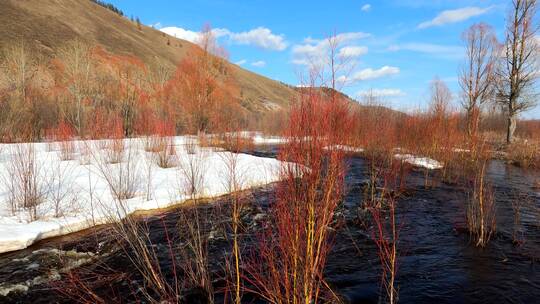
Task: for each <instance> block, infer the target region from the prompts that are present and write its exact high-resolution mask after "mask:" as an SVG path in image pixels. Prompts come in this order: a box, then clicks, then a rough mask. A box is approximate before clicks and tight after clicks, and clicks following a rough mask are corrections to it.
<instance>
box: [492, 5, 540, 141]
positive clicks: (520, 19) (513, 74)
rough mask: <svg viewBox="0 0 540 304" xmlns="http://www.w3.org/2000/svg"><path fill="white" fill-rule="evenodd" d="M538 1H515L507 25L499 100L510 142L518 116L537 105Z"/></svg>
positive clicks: (498, 91)
mask: <svg viewBox="0 0 540 304" xmlns="http://www.w3.org/2000/svg"><path fill="white" fill-rule="evenodd" d="M537 4H538V3H537V1H536V0H512V10H511V12H510V14H509V16H508V20H507V25H506V40H505V42H504V50H503V52H504V54H503V55H502V56H501V57H502V59H501V62H500V64H499V66H498V70H497V76H498V81H497V101H498V102H500V103H501V104H502V105H503V106H504V107H505V108H506V112H507V115H508V125H507V132H506V142H507V143H508V144H509V143H511V142H512V141H513V139H514V131H515V130H516V124H517V116H518V115H519V114H520V113H522V112H524V111H527V110H529V109H531V108H532V107H534V106H535V105H536V97H537V96H536V95H537V94H536V92H535V83H536V80H537V78H538V64H537V63H538V57H537V55H538V54H537V52H538V42H537V39H536V33H537V32H538V27H537V24H536V22H535V20H534V18H535V14H536V10H537Z"/></svg>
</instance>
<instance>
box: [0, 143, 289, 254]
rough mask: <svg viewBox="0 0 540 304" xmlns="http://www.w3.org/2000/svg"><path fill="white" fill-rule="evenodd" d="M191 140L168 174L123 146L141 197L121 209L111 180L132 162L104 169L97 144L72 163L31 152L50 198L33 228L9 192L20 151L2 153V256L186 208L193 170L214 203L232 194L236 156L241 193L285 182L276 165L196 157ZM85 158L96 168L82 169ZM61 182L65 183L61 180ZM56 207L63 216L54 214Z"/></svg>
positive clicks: (137, 149) (245, 158) (208, 153)
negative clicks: (188, 173)
mask: <svg viewBox="0 0 540 304" xmlns="http://www.w3.org/2000/svg"><path fill="white" fill-rule="evenodd" d="M192 140H193V139H192V138H191V139H189V140H187V138H186V137H176V138H174V145H175V148H176V151H177V163H178V164H179V166H177V167H173V168H169V169H162V168H160V167H158V166H157V165H156V164H155V163H154V162H153V161H152V158H151V157H152V155H153V154H152V153H150V152H146V151H144V149H143V144H142V140H135V139H130V140H125V146H126V151H129V152H126V153H130V154H129V155H133V158H132V160H131V162H129V163H130V165H129V166H130V169H131V170H133V171H132V172H133V178H134V182H133V183H134V185H135V186H136V189H135V193H136V195H135V197H134V198H132V199H129V200H124V201H122V202H119V201H118V200H116V199H114V196H113V195H112V194H111V189H110V187H109V184H108V183H107V182H106V176H107V175H110V176H114V175H115V174H116V173H118V172H119V170H122V168H123V169H124V170H125V169H126V168H125V166H126V165H125V163H127V161H124V162H123V163H121V164H107V163H104V162H100V161H99V159H101V158H100V157H101V156H100V155H102V154H103V153H107V152H106V148H103V145H101V144H100V142H99V141H87V142H78V143H76V146H77V147H79V148H80V147H83V146H84V147H90V148H89V149H90V150H91V151H92V157H88V156H86V157H84V155H83V154H81V153H80V152H77V153H76V154H75V157H74V160H71V161H61V160H60V157H59V152H58V151H54V149H53V151H48V150H49V149H48V148H50V146H49V147H48V145H47V144H44V143H36V144H30V145H31V146H32V147H33V148H34V150H35V160H36V164H37V167H38V168H39V170H38V174H39V179H40V181H41V182H42V185H43V188H42V189H41V190H42V193H43V197H44V199H43V201H42V203H41V204H40V205H39V206H38V208H37V216H38V219H37V220H35V221H32V220H31V216H30V214H29V212H28V211H27V210H17V211H15V212H12V210H11V207H10V200H9V197H10V195H9V194H10V191H9V186H8V184H9V181H10V180H11V178H12V177H11V176H9V175H10V174H9V170H8V168H9V166H10V164H11V163H12V161H13V158H14V157H15V156H14V155H15V154H14V151H16V146H15V145H4V149H1V150H2V151H0V253H1V252H7V251H13V250H19V249H24V248H26V247H28V246H30V245H31V244H32V243H34V242H36V241H38V240H41V239H44V238H48V237H53V236H58V235H64V234H68V233H72V232H76V231H79V230H83V229H86V228H89V227H91V226H94V225H97V224H101V223H106V222H108V221H110V220H111V218H112V217H113V216H114V217H118V218H119V217H125V216H126V215H127V214H131V213H133V212H135V211H139V210H151V209H159V208H165V207H169V206H171V205H175V204H179V203H182V202H183V201H185V200H187V199H188V198H189V196H188V195H187V192H186V191H185V190H184V189H188V188H189V187H188V186H187V185H188V184H189V182H188V181H187V180H186V178H185V174H183V173H182V169H181V168H186V167H188V166H189V164H192V163H194V162H196V163H197V166H198V167H199V168H200V169H201V170H202V172H204V176H203V178H202V179H201V181H200V184H201V189H202V190H201V194H200V196H201V197H216V196H220V195H224V194H227V193H228V187H227V180H228V176H229V173H228V172H229V171H228V166H227V165H228V160H230V159H231V158H232V157H234V156H236V159H237V164H238V165H237V167H236V176H237V177H239V180H240V181H242V183H241V187H242V188H243V189H248V188H252V187H256V186H260V185H264V184H268V183H271V182H275V181H277V180H278V178H279V174H278V173H279V167H280V164H281V162H279V161H278V160H275V159H270V158H262V157H256V156H251V155H247V154H232V153H230V152H224V151H216V150H214V149H211V148H199V147H198V146H197V147H196V148H195V150H194V148H193V146H192V144H191V142H192ZM77 150H78V151H84V150H85V149H77ZM193 150H194V151H193ZM188 152H189V153H188ZM193 152H194V153H193ZM95 155H98V157H96V156H95ZM85 158H86V159H88V158H90V160H86V161H81V160H82V159H85ZM100 168H102V169H103V168H105V170H102V169H100ZM103 171H106V172H103ZM58 176H60V177H61V178H60V179H58V178H56V179H55V177H58ZM147 189H150V191H148V190H147ZM58 194H62V195H61V197H62V201H61V202H60V203H55V197H59V195H58ZM56 201H58V200H56ZM56 205H58V206H59V208H55V206H56ZM55 209H59V210H60V212H61V216H57V214H56V211H55Z"/></svg>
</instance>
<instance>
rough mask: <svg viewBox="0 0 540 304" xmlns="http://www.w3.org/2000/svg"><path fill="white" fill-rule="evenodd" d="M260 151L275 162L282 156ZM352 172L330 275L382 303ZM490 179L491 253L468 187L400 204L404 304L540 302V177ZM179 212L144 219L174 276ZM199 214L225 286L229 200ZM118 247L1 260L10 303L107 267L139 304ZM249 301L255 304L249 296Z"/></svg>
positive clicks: (359, 298) (72, 247) (60, 246)
mask: <svg viewBox="0 0 540 304" xmlns="http://www.w3.org/2000/svg"><path fill="white" fill-rule="evenodd" d="M252 153H253V154H256V155H260V156H267V157H274V156H275V155H276V149H275V148H271V149H265V150H263V149H261V150H259V151H254V152H252ZM349 165H350V170H349V173H348V175H347V178H346V181H347V190H348V191H347V193H348V194H347V196H346V197H345V200H344V203H343V206H342V207H341V208H340V209H339V212H338V214H337V218H339V223H340V224H339V228H338V229H337V230H336V235H335V238H334V240H333V249H332V252H331V254H330V256H329V259H328V263H327V266H326V269H325V275H326V279H327V282H328V283H329V285H330V286H332V288H333V290H334V291H335V292H336V293H337V294H339V295H340V296H341V297H342V298H343V299H344V301H345V302H346V303H378V300H379V295H380V293H381V290H380V262H379V258H378V255H377V247H376V245H375V243H374V241H373V240H372V238H371V233H370V227H369V226H370V224H369V221H365V220H363V219H365V218H366V217H367V214H365V211H362V209H361V208H360V205H361V202H362V196H363V189H364V186H365V185H366V182H367V176H368V174H367V173H368V172H367V166H366V161H365V160H364V159H362V158H360V157H351V159H350V160H349ZM487 177H488V181H489V183H490V184H491V185H492V186H493V190H494V191H495V197H496V204H497V205H496V206H497V207H496V213H497V217H496V219H497V232H496V233H495V235H494V236H492V239H491V241H490V243H489V244H488V245H487V246H486V247H485V248H478V247H475V246H474V245H473V244H472V243H471V242H470V238H469V234H468V233H467V230H466V223H465V208H466V205H465V202H466V200H467V193H466V191H465V189H463V188H462V187H460V186H457V185H455V184H447V183H438V184H436V185H434V186H432V187H429V188H426V187H425V185H424V173H423V172H422V171H414V170H413V171H412V172H410V174H409V176H408V178H407V184H406V192H405V194H404V195H403V196H402V197H401V198H400V199H399V200H398V202H397V216H398V223H399V227H400V230H399V233H400V238H399V243H398V250H399V269H398V276H397V285H398V286H399V302H401V303H434V302H436V303H539V302H540V265H539V263H540V193H539V192H540V190H539V189H537V188H535V184H536V183H537V182H538V181H539V180H540V174H539V173H538V172H527V171H525V170H522V169H519V168H516V167H511V166H507V165H505V164H504V163H502V162H500V161H493V162H491V163H490V166H489V170H488V172H487ZM249 200H250V202H251V205H250V207H249V208H248V209H247V210H246V211H245V212H244V214H243V217H242V219H243V222H244V223H245V225H246V227H247V228H246V230H245V235H244V238H243V241H244V243H245V244H246V246H249V245H250V244H253V243H252V236H253V235H254V234H255V233H256V232H257V231H258V227H260V226H261V223H262V221H264V218H265V212H266V210H267V208H268V205H269V204H271V203H272V201H273V200H274V191H273V186H271V185H270V186H267V187H264V188H261V189H258V190H256V191H254V192H253V194H252V195H250V197H249ZM516 202H518V203H520V204H519V206H520V214H521V217H520V220H519V221H516V219H515V217H514V211H515V208H514V207H515V206H516ZM513 206H514V207H513ZM178 210H180V209H172V210H168V211H161V212H156V213H154V214H150V215H144V216H142V217H141V219H140V220H141V221H146V222H147V223H148V227H149V229H150V239H151V240H152V244H153V246H154V247H155V248H156V252H157V253H158V256H159V257H160V260H161V261H162V264H163V265H162V266H163V268H164V269H165V271H166V272H167V271H170V270H171V268H172V263H171V260H170V258H169V252H170V248H169V247H168V241H167V240H168V239H175V240H176V239H178V240H179V241H178V243H182V241H181V237H180V235H181V233H179V232H178V229H175V227H177V223H178V222H182V221H183V220H185V219H186V218H185V215H182V214H185V213H183V212H178ZM197 210H198V212H199V216H201V218H204V219H205V224H204V225H203V227H202V229H203V230H205V231H207V232H208V233H209V234H210V238H209V248H210V261H211V262H210V268H211V269H212V270H213V271H214V274H215V277H216V278H218V277H222V276H223V261H224V256H227V254H228V253H229V252H230V249H229V246H228V245H227V244H228V241H227V240H226V237H227V235H228V232H227V228H226V227H227V225H224V224H223V223H224V222H225V223H226V222H227V218H224V217H223V214H227V212H228V205H227V204H226V198H223V199H218V200H217V201H216V202H213V203H209V204H205V205H204V206H201V207H199V208H198V209H197ZM224 227H225V228H224ZM115 244H116V243H115V242H114V235H113V234H111V233H110V228H109V227H107V226H102V227H98V228H97V229H95V230H93V231H85V232H81V233H76V234H73V235H69V236H64V237H59V238H55V239H51V240H45V241H42V242H40V243H37V244H35V245H34V246H32V247H30V248H28V249H25V250H22V251H17V252H12V253H7V254H3V255H0V302H6V303H55V302H60V303H61V302H66V303H69V302H70V300H69V299H66V298H65V297H63V296H62V294H60V293H58V292H56V291H55V288H56V287H59V286H62V285H61V283H59V282H62V280H60V281H58V279H60V278H63V276H62V275H63V273H64V272H65V271H67V270H69V269H77V267H80V266H81V265H85V266H83V268H92V269H93V270H94V271H96V272H99V269H105V270H103V271H102V272H107V271H110V269H109V268H106V267H110V268H113V269H114V270H115V271H118V272H122V273H125V274H126V276H122V277H119V278H116V279H114V280H111V281H107V282H104V283H103V284H102V286H100V287H101V290H100V293H101V294H102V295H106V296H107V299H110V300H111V301H113V300H118V299H120V298H123V299H124V301H123V302H129V301H130V299H134V298H137V291H133V290H132V289H130V288H128V287H127V286H129V285H130V284H129V283H128V282H136V281H137V280H140V278H138V276H137V275H136V274H135V272H134V269H133V267H132V266H131V264H130V263H129V261H128V260H127V259H126V257H125V253H124V251H122V250H120V249H118V247H117V246H116V245H115ZM89 265H91V266H89ZM102 265H106V267H105V266H103V267H102ZM51 282H52V283H51ZM223 284H224V282H223V281H222V280H220V279H216V280H215V281H214V285H215V287H216V290H217V292H216V302H217V303H219V302H220V300H221V298H220V296H221V295H220V294H219V287H221V286H223ZM96 286H99V285H96ZM9 291H11V292H9ZM189 296H190V297H191V298H189V299H191V301H189V300H188V301H189V302H190V303H200V302H197V301H195V299H196V298H197V291H196V290H194V291H193V292H192V294H191V295H189ZM126 299H127V300H126ZM245 300H246V302H250V303H251V302H253V301H254V300H253V298H252V297H249V296H247V297H246V298H245ZM255 302H257V301H255Z"/></svg>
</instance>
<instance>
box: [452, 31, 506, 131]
mask: <svg viewBox="0 0 540 304" xmlns="http://www.w3.org/2000/svg"><path fill="white" fill-rule="evenodd" d="M462 39H463V41H464V42H465V44H466V57H465V62H464V64H463V67H462V69H461V72H460V75H459V85H460V86H461V90H462V94H463V97H462V100H461V105H462V106H463V108H464V109H465V112H466V114H467V134H468V135H469V137H471V136H474V135H476V132H477V131H478V124H479V121H480V111H481V106H482V105H483V104H485V103H487V102H488V101H490V100H491V99H492V97H493V93H494V88H495V86H494V84H495V83H494V78H495V73H494V72H495V69H494V68H495V59H496V51H497V38H496V37H495V33H494V31H493V28H492V27H491V26H489V25H487V24H485V23H478V24H474V25H472V26H471V27H470V28H468V29H467V30H466V31H465V32H463V35H462Z"/></svg>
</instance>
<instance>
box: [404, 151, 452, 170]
mask: <svg viewBox="0 0 540 304" xmlns="http://www.w3.org/2000/svg"><path fill="white" fill-rule="evenodd" d="M394 157H395V158H396V159H398V160H401V161H403V162H406V163H408V164H411V165H413V166H416V167H422V168H426V169H429V170H436V169H441V168H442V167H443V164H442V163H440V162H438V161H436V160H434V159H431V158H427V157H419V156H415V155H411V154H395V155H394Z"/></svg>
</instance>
